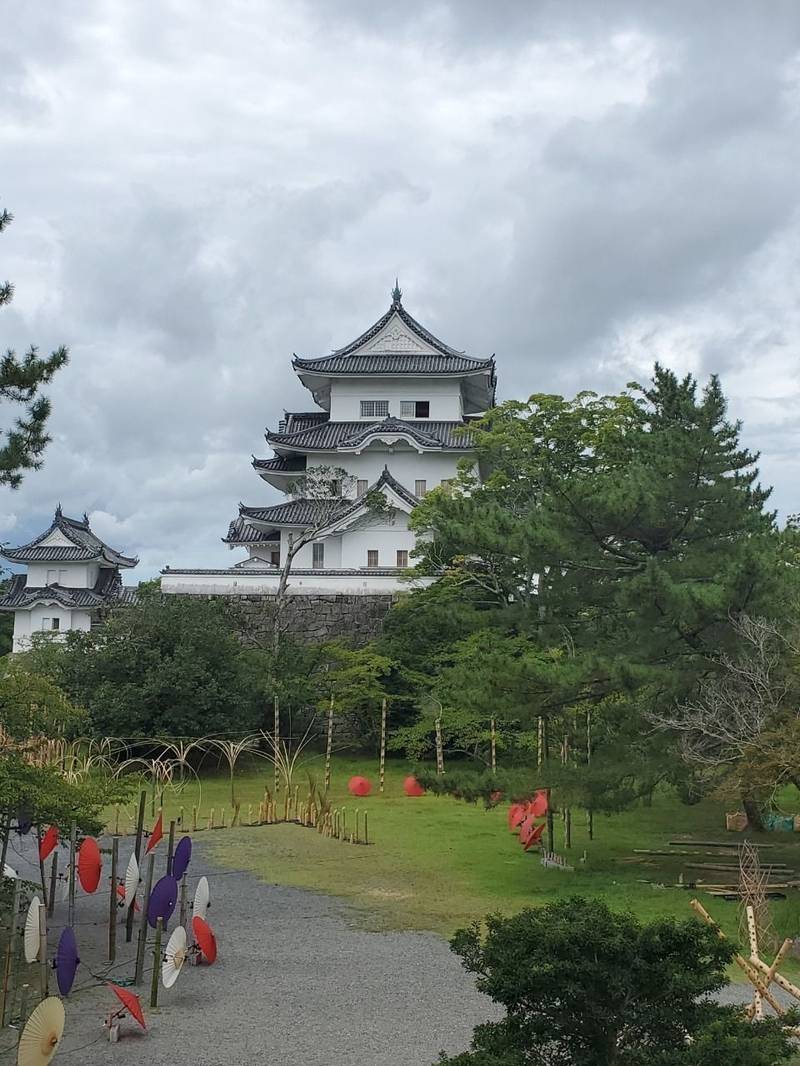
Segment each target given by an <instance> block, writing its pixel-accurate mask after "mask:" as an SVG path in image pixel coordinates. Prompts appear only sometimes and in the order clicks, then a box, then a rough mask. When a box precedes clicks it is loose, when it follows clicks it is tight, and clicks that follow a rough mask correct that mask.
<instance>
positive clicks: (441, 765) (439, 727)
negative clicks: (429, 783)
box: [436, 714, 444, 777]
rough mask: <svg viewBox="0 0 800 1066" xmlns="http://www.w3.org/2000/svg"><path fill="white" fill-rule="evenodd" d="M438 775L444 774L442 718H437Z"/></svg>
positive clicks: (439, 716) (438, 716)
mask: <svg viewBox="0 0 800 1066" xmlns="http://www.w3.org/2000/svg"><path fill="white" fill-rule="evenodd" d="M436 773H437V775H438V776H439V777H441V776H442V774H443V773H444V745H443V743H442V716H441V715H440V714H438V715H437V716H436Z"/></svg>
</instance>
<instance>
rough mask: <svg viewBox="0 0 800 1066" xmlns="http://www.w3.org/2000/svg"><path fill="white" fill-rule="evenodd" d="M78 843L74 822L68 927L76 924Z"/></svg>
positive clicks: (70, 861) (71, 841)
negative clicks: (76, 856)
mask: <svg viewBox="0 0 800 1066" xmlns="http://www.w3.org/2000/svg"><path fill="white" fill-rule="evenodd" d="M77 841H78V827H77V826H76V825H75V823H74V822H73V823H72V825H71V827H70V831H69V904H68V908H67V915H68V919H67V925H74V924H75V852H76V850H77V849H76V844H77Z"/></svg>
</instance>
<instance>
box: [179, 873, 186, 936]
mask: <svg viewBox="0 0 800 1066" xmlns="http://www.w3.org/2000/svg"><path fill="white" fill-rule="evenodd" d="M179 913H180V921H181V925H186V874H184V875H183V877H182V878H181V906H180V912H179Z"/></svg>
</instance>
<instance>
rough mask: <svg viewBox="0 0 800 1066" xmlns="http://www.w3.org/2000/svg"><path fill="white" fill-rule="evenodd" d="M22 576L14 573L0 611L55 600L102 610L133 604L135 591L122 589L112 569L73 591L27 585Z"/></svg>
mask: <svg viewBox="0 0 800 1066" xmlns="http://www.w3.org/2000/svg"><path fill="white" fill-rule="evenodd" d="M25 581H26V576H25V574H14V576H13V577H12V578H11V582H10V584H9V587H8V591H7V592H6V594H5V596H3V597H2V599H0V610H3V611H13V610H25V609H26V608H28V607H32V606H33V605H34V604H36V603H41V602H42V601H55V602H56V603H58V604H60V605H61V606H62V607H67V608H92V607H103V606H109V605H111V604H130V603H133V602H135V599H136V590H135V589H130V588H127V589H126V588H124V587H123V585H122V579H121V578H120V576H119V573H118V572H117V571H116V570H108V569H104V570H101V571H100V576H99V577H98V579H97V581H96V582H95V584H94V587H93V588H91V589H80V588H77V589H73V588H67V587H65V586H64V585H44V586H33V587H31V586H28V585H26V584H25Z"/></svg>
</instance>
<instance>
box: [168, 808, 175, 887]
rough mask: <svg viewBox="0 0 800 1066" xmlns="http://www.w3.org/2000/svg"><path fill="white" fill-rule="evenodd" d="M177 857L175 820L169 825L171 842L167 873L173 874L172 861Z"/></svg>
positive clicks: (169, 844)
mask: <svg viewBox="0 0 800 1066" xmlns="http://www.w3.org/2000/svg"><path fill="white" fill-rule="evenodd" d="M174 855H175V819H174V818H173V819H172V820H171V821H170V823H169V841H168V842H167V873H168V874H171V873H172V859H173V857H174Z"/></svg>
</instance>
